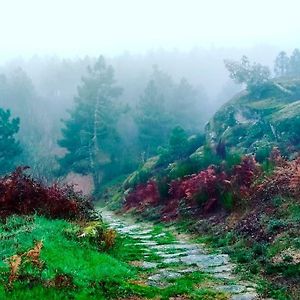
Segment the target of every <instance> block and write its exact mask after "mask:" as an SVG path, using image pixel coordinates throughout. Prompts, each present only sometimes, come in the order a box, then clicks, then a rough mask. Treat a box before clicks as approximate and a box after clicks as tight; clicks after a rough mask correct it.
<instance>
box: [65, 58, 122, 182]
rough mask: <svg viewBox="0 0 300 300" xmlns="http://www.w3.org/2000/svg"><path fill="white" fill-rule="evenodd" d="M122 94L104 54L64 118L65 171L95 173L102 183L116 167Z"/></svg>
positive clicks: (89, 70)
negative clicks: (119, 104)
mask: <svg viewBox="0 0 300 300" xmlns="http://www.w3.org/2000/svg"><path fill="white" fill-rule="evenodd" d="M120 94H121V89H120V88H119V87H117V86H115V81H114V73H113V69H112V67H111V66H107V65H106V64H105V61H104V58H103V57H100V58H99V59H98V61H97V62H96V63H95V65H94V66H93V67H89V68H88V76H87V77H84V78H83V79H82V84H81V85H80V86H79V87H78V95H77V97H76V98H75V102H76V107H75V108H74V109H73V110H72V111H70V118H69V119H68V120H65V121H64V124H65V128H64V129H62V133H63V138H62V139H61V140H60V141H59V145H60V146H61V147H63V148H65V149H66V150H67V153H66V154H65V156H64V157H62V158H60V159H59V163H60V166H61V168H62V170H63V171H65V172H68V171H70V170H73V171H75V172H78V173H82V174H86V173H92V174H93V175H94V180H95V183H96V185H98V184H99V183H100V182H101V179H102V176H103V175H104V176H105V175H106V174H107V172H108V171H110V172H111V171H112V169H114V168H116V166H117V161H118V158H117V153H118V149H119V147H118V146H119V137H118V134H117V131H116V117H117V112H118V110H117V105H116V104H117V103H116V98H117V97H118V96H119V95H120ZM114 170H115V169H114ZM115 172H116V170H115ZM109 177H112V174H110V175H109Z"/></svg>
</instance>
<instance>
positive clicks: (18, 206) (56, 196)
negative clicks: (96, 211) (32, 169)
mask: <svg viewBox="0 0 300 300" xmlns="http://www.w3.org/2000/svg"><path fill="white" fill-rule="evenodd" d="M26 169H28V167H19V168H17V169H16V170H15V171H14V172H13V173H12V174H10V175H8V176H5V177H3V178H1V179H0V217H2V218H3V217H7V216H9V215H12V214H19V215H25V214H34V213H37V214H39V215H45V216H47V217H50V218H67V219H74V218H85V217H86V216H87V214H88V212H89V211H90V210H91V209H92V204H91V202H90V201H88V200H87V199H85V198H83V197H82V196H81V195H80V194H78V193H76V192H74V190H73V188H72V187H71V186H68V185H62V186H60V185H59V184H57V183H55V184H53V185H51V186H46V185H45V184H43V183H42V182H40V181H37V180H34V179H33V178H31V177H30V176H29V175H27V174H25V173H24V171H25V170H26Z"/></svg>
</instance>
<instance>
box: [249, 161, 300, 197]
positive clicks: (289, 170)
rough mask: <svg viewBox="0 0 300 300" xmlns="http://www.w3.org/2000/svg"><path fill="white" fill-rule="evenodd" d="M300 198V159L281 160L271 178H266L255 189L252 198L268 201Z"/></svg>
mask: <svg viewBox="0 0 300 300" xmlns="http://www.w3.org/2000/svg"><path fill="white" fill-rule="evenodd" d="M278 195H279V196H287V197H296V198H298V197H300V158H297V159H294V160H292V161H288V160H284V159H283V158H282V159H281V160H280V164H279V165H277V166H276V167H275V170H274V172H273V173H272V174H271V175H270V176H265V177H264V178H263V180H262V182H261V183H260V184H258V185H257V186H256V188H255V193H254V194H253V196H252V198H253V199H254V200H256V201H267V200H270V199H273V198H274V197H275V196H278Z"/></svg>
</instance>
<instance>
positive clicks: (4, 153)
mask: <svg viewBox="0 0 300 300" xmlns="http://www.w3.org/2000/svg"><path fill="white" fill-rule="evenodd" d="M19 124H20V120H19V118H13V119H11V113H10V111H9V110H3V109H1V108H0V174H1V175H2V174H5V173H7V172H9V171H11V170H12V169H13V167H14V162H15V159H16V157H17V156H18V155H19V154H20V153H21V147H20V144H19V142H18V141H16V139H15V135H16V134H17V132H18V131H19Z"/></svg>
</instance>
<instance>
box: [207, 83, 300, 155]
mask: <svg viewBox="0 0 300 300" xmlns="http://www.w3.org/2000/svg"><path fill="white" fill-rule="evenodd" d="M299 128H300V80H291V79H290V80H282V81H281V82H274V83H273V84H271V85H268V86H267V87H266V88H265V90H264V91H263V92H262V93H261V96H260V97H259V99H256V98H254V99H253V98H252V96H251V95H250V94H249V93H247V92H246V91H244V92H241V93H239V94H238V95H236V96H235V97H234V98H233V99H231V100H230V101H229V102H227V103H226V104H225V105H223V106H222V107H221V108H220V109H219V110H218V111H217V112H216V113H215V115H214V116H213V118H212V119H211V120H210V122H209V123H208V124H207V126H206V139H207V141H208V143H210V144H217V143H219V142H222V143H224V144H225V145H226V146H227V148H230V149H238V150H239V151H240V152H243V153H257V152H264V151H265V152H268V150H269V149H270V148H272V147H274V146H278V147H280V148H281V149H282V150H283V151H284V152H285V153H287V154H291V153H293V152H294V151H297V150H299V149H300V129H299Z"/></svg>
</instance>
